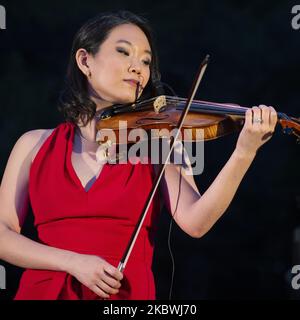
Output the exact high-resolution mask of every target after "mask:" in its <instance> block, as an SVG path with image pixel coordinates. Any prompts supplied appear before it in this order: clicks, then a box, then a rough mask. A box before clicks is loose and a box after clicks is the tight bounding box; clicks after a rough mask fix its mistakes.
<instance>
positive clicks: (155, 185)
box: [118, 55, 209, 272]
mask: <svg viewBox="0 0 300 320" xmlns="http://www.w3.org/2000/svg"><path fill="white" fill-rule="evenodd" d="M208 61H209V55H206V57H205V58H204V60H203V61H202V62H201V64H200V67H199V70H198V72H197V74H196V77H195V79H194V82H193V85H192V88H191V91H190V94H189V97H188V99H187V101H186V105H185V107H184V109H183V111H182V113H181V116H180V118H179V120H178V123H177V126H176V134H175V137H173V136H171V143H170V150H169V152H168V155H167V157H166V159H165V161H163V165H162V166H161V167H160V170H159V172H158V174H157V175H156V177H155V180H154V183H153V185H152V189H151V191H150V193H149V195H148V198H147V200H146V202H145V205H144V208H143V210H142V213H141V215H140V217H139V219H138V222H137V224H136V226H135V229H134V231H133V233H132V235H131V238H130V240H129V242H128V244H127V247H126V249H125V251H124V254H123V256H122V259H121V260H120V262H119V265H118V270H119V271H121V272H123V271H124V269H125V267H126V264H127V261H128V259H129V257H130V254H131V251H132V249H133V247H134V244H135V242H136V240H137V237H138V234H139V232H140V229H141V227H142V224H143V222H144V220H145V218H146V215H147V212H148V209H149V207H150V204H151V201H152V200H153V197H154V195H155V192H156V190H157V188H158V185H159V183H160V181H161V178H162V176H163V173H164V171H165V168H166V164H167V163H168V161H169V159H170V156H171V153H172V151H173V148H174V143H175V142H176V141H177V139H178V136H179V134H180V132H181V128H182V125H183V122H184V120H185V117H186V115H187V113H188V111H189V109H190V106H191V104H192V101H193V99H194V97H195V94H196V92H197V90H198V87H199V84H200V82H201V79H202V78H203V75H204V72H205V70H206V67H207V64H208Z"/></svg>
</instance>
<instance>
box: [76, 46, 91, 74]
mask: <svg viewBox="0 0 300 320" xmlns="http://www.w3.org/2000/svg"><path fill="white" fill-rule="evenodd" d="M75 58H76V62H77V66H78V68H79V69H80V70H81V71H82V73H83V74H85V75H86V76H87V77H90V76H91V70H90V68H89V64H88V60H89V53H88V52H87V51H86V50H85V49H83V48H80V49H78V50H77V52H76V55H75Z"/></svg>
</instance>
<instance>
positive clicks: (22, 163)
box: [0, 11, 277, 300]
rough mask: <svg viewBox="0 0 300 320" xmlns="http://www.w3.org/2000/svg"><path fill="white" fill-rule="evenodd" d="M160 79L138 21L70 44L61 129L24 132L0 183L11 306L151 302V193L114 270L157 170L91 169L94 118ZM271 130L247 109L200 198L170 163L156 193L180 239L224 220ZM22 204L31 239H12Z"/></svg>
mask: <svg viewBox="0 0 300 320" xmlns="http://www.w3.org/2000/svg"><path fill="white" fill-rule="evenodd" d="M158 82H159V70H158V62H157V53H156V50H155V47H154V44H153V40H152V36H151V32H150V29H149V26H148V24H147V22H146V21H145V20H144V19H143V18H141V17H139V16H136V15H134V14H132V13H130V12H124V11H122V12H117V13H106V14H102V15H99V16H97V17H95V18H93V19H91V20H89V21H88V22H87V23H86V24H84V25H83V26H82V27H81V28H80V30H79V31H78V32H77V34H76V35H75V38H74V41H73V46H72V51H71V56H70V61H69V67H68V73H67V83H66V88H65V90H64V92H63V93H62V95H61V99H60V110H61V111H62V112H63V114H64V116H65V120H66V121H65V122H63V123H60V124H59V125H58V126H57V127H56V128H54V129H40V130H32V131H29V132H26V133H25V134H23V135H22V136H21V137H20V138H19V139H18V141H17V142H16V144H15V146H14V148H13V150H12V152H11V154H10V157H9V159H8V163H7V166H6V169H5V172H4V176H3V179H2V183H1V192H0V206H1V208H2V210H1V213H0V239H1V241H0V258H1V259H3V260H5V261H7V262H9V263H11V264H14V265H16V266H19V267H22V268H25V269H26V270H25V272H24V273H23V275H22V278H21V281H20V285H19V289H18V292H17V294H16V296H15V299H17V300H18V299H74V300H76V299H90V300H91V299H155V285H154V279H153V274H152V271H151V264H152V254H153V236H155V222H156V218H157V216H158V214H159V199H158V196H156V197H155V198H154V200H153V201H152V204H151V206H150V208H149V212H148V215H147V218H146V219H145V221H144V224H143V227H142V229H141V232H140V234H139V236H138V239H137V241H136V244H135V247H134V249H133V251H132V255H131V257H130V259H129V261H128V265H127V267H126V269H125V270H124V272H120V271H119V270H118V268H117V264H118V261H120V258H121V256H122V253H123V251H124V249H125V247H126V244H127V242H128V240H129V237H130V235H131V232H132V230H133V228H134V225H135V223H136V220H137V219H138V217H139V213H140V212H141V210H142V208H143V205H144V202H145V200H146V198H147V195H148V193H149V191H150V189H151V186H152V183H153V180H154V176H155V172H156V168H155V166H154V165H151V164H142V163H136V164H132V163H129V162H128V163H126V164H109V163H99V161H97V160H96V151H97V149H98V147H99V145H98V143H97V142H96V134H97V130H96V117H95V115H96V114H97V113H99V112H101V110H103V109H104V108H107V107H109V106H111V105H114V104H125V103H133V102H134V101H135V100H136V99H137V98H140V99H143V98H147V97H154V96H156V95H157V91H156V90H157V83H158ZM276 123H277V113H276V111H275V110H274V108H273V107H268V106H265V105H259V106H255V107H253V108H251V109H248V110H247V112H246V115H245V123H244V126H243V128H242V130H241V132H240V135H239V138H238V141H237V143H236V147H235V149H234V152H233V153H232V155H231V157H230V159H229V160H228V161H227V163H226V164H225V166H224V167H223V169H222V170H221V172H220V173H219V174H218V176H217V177H216V179H215V180H214V181H213V183H212V184H211V186H210V187H209V188H208V189H207V190H206V192H205V193H203V194H202V195H200V193H199V191H198V189H197V187H196V185H195V182H194V179H193V177H192V176H191V175H187V174H185V171H184V170H180V165H175V164H168V165H167V167H166V170H165V173H164V176H163V180H162V183H161V188H160V194H161V196H162V198H163V200H164V202H165V204H166V206H167V208H168V209H169V211H170V213H171V214H172V216H173V218H174V220H175V221H176V223H177V224H178V225H179V226H180V228H181V229H182V230H183V231H184V232H186V233H187V234H188V235H190V236H191V237H194V238H200V237H201V236H203V235H204V234H205V233H206V232H208V231H209V230H210V228H211V227H212V226H213V225H214V223H215V222H216V221H217V220H218V219H219V218H220V217H221V216H222V214H223V213H224V212H225V211H226V209H227V208H228V206H229V204H230V202H231V201H232V199H233V197H234V195H235V193H236V190H237V188H238V186H239V184H240V183H241V180H242V178H243V176H244V175H245V173H246V172H247V170H248V168H249V166H250V165H251V162H252V161H253V159H254V158H255V155H256V153H257V151H258V149H259V148H260V147H261V146H262V145H263V144H264V143H266V142H267V141H268V140H269V139H270V137H271V134H272V133H273V131H274V128H275V126H276ZM179 189H180V193H179ZM29 203H30V204H31V206H32V209H33V213H34V224H35V227H36V228H37V231H38V237H39V238H38V241H33V240H31V239H29V238H27V237H25V236H23V235H22V234H21V230H22V225H23V223H24V220H25V217H26V214H27V211H28V205H29ZM175 211H176V212H175Z"/></svg>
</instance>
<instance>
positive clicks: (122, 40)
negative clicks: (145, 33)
mask: <svg viewBox="0 0 300 320" xmlns="http://www.w3.org/2000/svg"><path fill="white" fill-rule="evenodd" d="M120 42H121V43H122V42H123V43H127V44H129V45H130V46H132V43H131V42H129V41H128V40H124V39H120V40H118V41H117V42H116V43H120ZM144 52H146V53H149V54H150V56H152V52H151V51H150V50H144Z"/></svg>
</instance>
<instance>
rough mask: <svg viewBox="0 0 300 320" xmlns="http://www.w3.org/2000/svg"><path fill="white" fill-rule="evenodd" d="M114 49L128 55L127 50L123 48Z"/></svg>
mask: <svg viewBox="0 0 300 320" xmlns="http://www.w3.org/2000/svg"><path fill="white" fill-rule="evenodd" d="M116 50H117V51H118V52H120V53H122V54H124V55H125V56H129V52H128V51H127V50H125V49H124V48H116Z"/></svg>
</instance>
